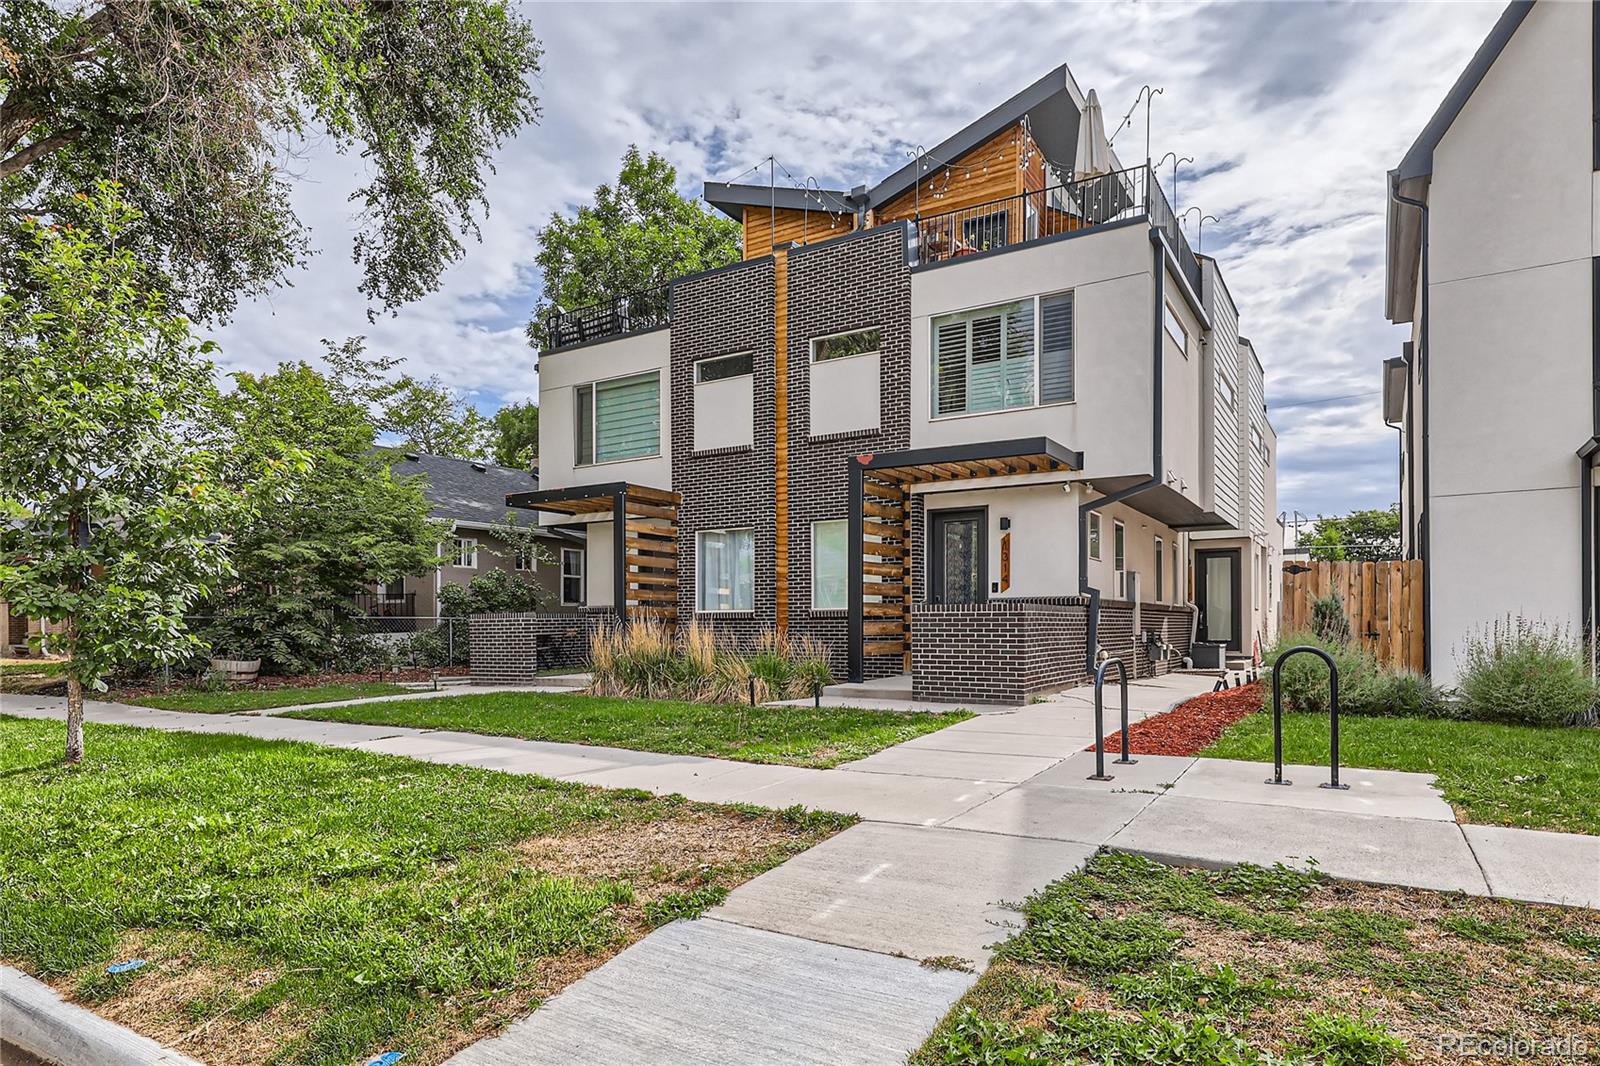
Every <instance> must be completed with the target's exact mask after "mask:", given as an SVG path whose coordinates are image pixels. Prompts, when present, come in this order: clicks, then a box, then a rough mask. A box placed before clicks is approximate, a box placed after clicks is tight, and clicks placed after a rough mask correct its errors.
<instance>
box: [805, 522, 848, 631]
mask: <svg viewBox="0 0 1600 1066" xmlns="http://www.w3.org/2000/svg"><path fill="white" fill-rule="evenodd" d="M849 530H850V524H849V523H848V522H846V521H845V520H844V519H842V518H841V519H831V520H829V521H826V522H813V523H811V609H812V610H813V611H842V610H844V609H845V608H846V607H848V606H850V604H849V602H848V601H847V599H846V597H845V592H846V589H847V587H848V585H849V568H850V559H849V553H848V552H847V551H846V550H845V542H846V539H847V538H848V536H849Z"/></svg>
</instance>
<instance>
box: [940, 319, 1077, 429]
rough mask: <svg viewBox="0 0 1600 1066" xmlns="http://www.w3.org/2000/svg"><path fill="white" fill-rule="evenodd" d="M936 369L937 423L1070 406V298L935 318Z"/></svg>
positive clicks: (1071, 358) (1071, 363)
mask: <svg viewBox="0 0 1600 1066" xmlns="http://www.w3.org/2000/svg"><path fill="white" fill-rule="evenodd" d="M932 367H933V389H932V392H933V415H934V417H936V418H937V417H939V416H942V415H960V414H977V413H980V412H984V411H1005V410H1011V409H1014V408H1018V407H1032V406H1034V404H1035V403H1036V402H1037V403H1066V402H1069V401H1071V400H1072V399H1073V303H1072V293H1070V292H1066V293H1055V294H1053V295H1050V296H1041V297H1030V298H1029V299H1026V300H1021V301H1019V302H1017V303H1010V304H1002V305H1000V306H998V307H985V308H980V309H979V310H976V311H963V312H961V313H959V314H953V315H942V316H940V317H939V318H935V319H934V320H933V359H932ZM1036 398H1037V399H1036Z"/></svg>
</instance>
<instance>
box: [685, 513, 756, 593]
mask: <svg viewBox="0 0 1600 1066" xmlns="http://www.w3.org/2000/svg"><path fill="white" fill-rule="evenodd" d="M696 540H697V543H698V547H699V550H698V551H697V552H696V553H695V567H696V586H697V592H696V597H697V598H696V607H697V609H699V610H701V611H752V610H754V609H755V584H756V544H755V535H754V533H753V532H752V531H750V530H748V529H719V530H703V531H702V532H701V533H700V534H699V536H698V537H697V538H696Z"/></svg>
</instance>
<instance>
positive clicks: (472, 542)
mask: <svg viewBox="0 0 1600 1066" xmlns="http://www.w3.org/2000/svg"><path fill="white" fill-rule="evenodd" d="M455 549H456V551H455V555H456V559H455V562H456V565H457V566H460V567H465V568H466V569H468V570H476V569H477V568H478V538H477V537H457V538H456V543H455Z"/></svg>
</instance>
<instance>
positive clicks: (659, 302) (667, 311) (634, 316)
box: [541, 166, 1200, 352]
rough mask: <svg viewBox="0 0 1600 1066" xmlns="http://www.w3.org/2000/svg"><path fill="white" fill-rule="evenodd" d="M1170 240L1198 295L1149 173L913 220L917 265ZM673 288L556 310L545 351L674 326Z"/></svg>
mask: <svg viewBox="0 0 1600 1066" xmlns="http://www.w3.org/2000/svg"><path fill="white" fill-rule="evenodd" d="M1139 218H1145V219H1148V220H1149V222H1150V225H1152V226H1154V227H1156V228H1157V229H1159V230H1160V231H1161V232H1162V234H1164V235H1165V237H1166V239H1167V243H1168V245H1169V246H1170V247H1171V248H1172V251H1173V254H1174V255H1175V256H1176V257H1177V260H1178V266H1179V269H1180V270H1181V271H1182V273H1183V275H1184V277H1185V278H1186V279H1187V280H1188V282H1189V284H1190V285H1191V286H1193V288H1194V290H1195V291H1196V292H1199V291H1200V262H1199V260H1198V259H1196V258H1195V254H1194V252H1193V251H1192V250H1191V249H1190V248H1189V241H1188V238H1187V237H1185V236H1184V233H1183V228H1182V227H1181V226H1180V225H1179V224H1178V219H1177V216H1176V215H1175V214H1174V213H1173V210H1172V205H1171V203H1170V202H1169V201H1168V200H1167V195H1166V193H1165V192H1164V191H1162V188H1161V183H1160V182H1159V181H1158V180H1156V178H1155V176H1154V174H1152V173H1151V170H1150V168H1149V167H1146V166H1138V167H1130V168H1128V169H1126V170H1119V171H1115V172H1113V173H1111V174H1102V175H1098V176H1096V177H1093V178H1086V179H1083V180H1080V181H1072V182H1066V183H1063V184H1060V185H1052V186H1049V187H1048V188H1044V189H1039V190H1035V191H1032V192H1025V193H1021V194H1019V195H1016V196H1008V197H1005V198H1003V199H1000V200H991V201H988V202H987V203H982V204H976V205H974V206H971V207H963V208H960V209H958V210H955V211H946V212H942V213H938V214H919V215H917V216H916V217H915V218H913V219H912V220H911V231H912V243H913V247H912V249H911V255H912V261H913V262H914V263H916V264H918V265H928V264H934V263H941V262H947V261H949V260H953V259H959V258H962V257H964V256H970V255H979V254H982V253H985V252H994V251H999V250H1000V249H1002V248H1010V247H1016V246H1019V245H1024V244H1029V243H1032V242H1034V241H1041V240H1046V239H1049V238H1053V237H1060V236H1063V235H1066V234H1069V233H1075V232H1079V231H1083V230H1090V229H1095V228H1097V227H1100V226H1107V225H1111V224H1113V223H1119V222H1125V221H1129V220H1133V219H1139ZM672 284H673V283H672V282H670V281H669V282H665V283H663V284H661V285H658V286H655V287H654V288H649V289H640V290H637V291H635V292H631V293H628V294H626V295H624V296H618V297H615V298H613V299H610V300H604V301H601V302H599V303H595V304H589V305H588V306H585V307H579V308H575V309H573V310H570V311H569V310H563V309H561V308H552V309H551V310H549V311H547V312H545V314H544V315H543V316H542V319H541V325H542V327H543V343H542V345H541V351H544V352H551V351H555V350H556V349H559V348H568V347H572V346H573V345H578V344H587V343H589V342H592V341H598V340H606V339H609V338H612V337H621V336H624V335H626V334H630V333H642V332H645V331H647V330H652V329H659V328H660V327H662V326H666V325H670V324H671V321H672V300H671V286H672Z"/></svg>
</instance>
